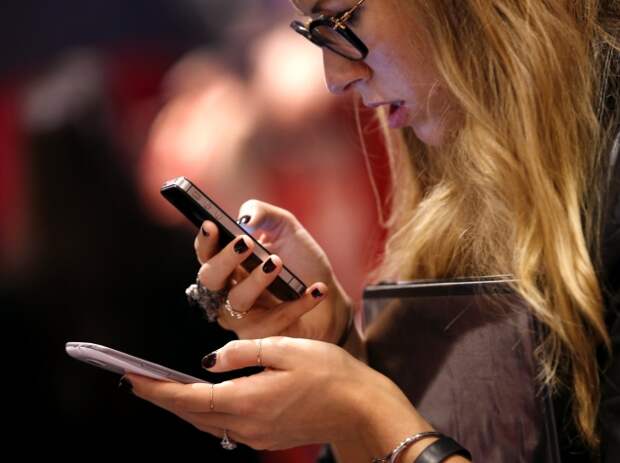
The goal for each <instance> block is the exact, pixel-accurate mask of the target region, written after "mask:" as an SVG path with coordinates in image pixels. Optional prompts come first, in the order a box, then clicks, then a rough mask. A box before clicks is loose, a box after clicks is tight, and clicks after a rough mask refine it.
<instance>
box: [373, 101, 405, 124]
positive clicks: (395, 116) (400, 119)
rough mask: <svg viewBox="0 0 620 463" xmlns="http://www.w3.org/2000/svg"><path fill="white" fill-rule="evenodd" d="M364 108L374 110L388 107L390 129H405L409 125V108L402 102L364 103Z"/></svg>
mask: <svg viewBox="0 0 620 463" xmlns="http://www.w3.org/2000/svg"><path fill="white" fill-rule="evenodd" d="M366 106H367V107H369V108H374V109H376V108H379V107H381V106H388V126H389V127H390V128H392V129H400V128H403V127H406V126H407V125H408V123H409V115H410V112H409V108H407V106H406V104H405V102H404V101H402V100H396V101H379V102H374V103H366Z"/></svg>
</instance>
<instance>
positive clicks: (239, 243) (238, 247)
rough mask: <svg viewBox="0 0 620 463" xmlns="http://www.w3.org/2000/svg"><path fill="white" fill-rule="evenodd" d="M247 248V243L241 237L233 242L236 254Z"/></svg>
mask: <svg viewBox="0 0 620 463" xmlns="http://www.w3.org/2000/svg"><path fill="white" fill-rule="evenodd" d="M247 250H248V245H247V244H246V242H245V240H244V239H243V237H241V238H239V241H237V242H236V243H235V252H236V253H237V254H243V253H244V252H245V251H247Z"/></svg>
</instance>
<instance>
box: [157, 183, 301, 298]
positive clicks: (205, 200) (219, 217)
mask: <svg viewBox="0 0 620 463" xmlns="http://www.w3.org/2000/svg"><path fill="white" fill-rule="evenodd" d="M161 194H162V195H163V196H164V198H166V199H167V200H168V201H169V202H170V203H172V205H173V206H175V207H176V208H177V209H178V210H179V211H180V212H181V213H182V214H183V215H184V216H185V217H187V218H188V219H189V220H190V221H191V222H192V223H193V224H194V225H196V227H198V228H200V227H201V226H202V223H203V222H204V221H205V220H210V221H211V222H214V223H215V224H216V225H217V228H218V230H219V246H220V248H223V247H224V246H226V245H227V244H228V243H230V242H231V241H233V240H234V239H235V238H236V237H238V236H241V235H247V236H249V237H250V238H251V239H252V240H253V241H254V244H255V247H254V251H253V252H252V254H251V255H250V256H249V257H248V258H247V259H246V260H245V261H243V263H242V266H243V268H245V269H246V270H247V271H248V272H251V271H252V270H254V269H255V268H256V267H257V266H258V265H260V264H261V263H262V262H263V261H264V260H266V259H267V258H268V257H269V256H270V255H271V254H272V253H271V252H269V250H267V249H266V248H265V247H264V246H263V245H262V244H260V243H259V242H258V241H257V240H256V239H255V238H254V237H253V236H252V235H250V234H249V233H248V232H246V231H245V230H244V229H243V228H242V227H241V225H239V223H237V222H236V221H235V220H234V219H232V218H231V217H230V216H229V215H228V214H227V213H226V212H224V210H222V208H220V207H219V206H218V205H217V204H216V203H215V202H214V201H213V200H212V199H211V198H209V197H208V196H207V195H206V194H204V193H203V192H202V191H200V189H199V188H198V187H197V186H196V185H194V184H193V183H192V182H191V181H190V180H188V179H187V178H185V177H177V178H175V179H172V180H169V181H167V182H166V183H164V186H163V187H162V188H161ZM267 289H268V290H269V292H270V293H271V294H273V295H274V296H276V297H277V298H278V299H280V300H282V301H292V300H295V299H298V298H299V297H301V296H302V295H303V294H304V293H305V292H306V285H305V284H304V282H303V281H301V279H300V278H298V277H297V276H296V275H295V274H294V273H293V272H291V271H290V270H289V269H288V268H286V266H285V267H283V268H282V272H280V274H279V275H278V276H277V277H276V279H275V280H274V281H273V282H272V283H271V284H270V285H269V287H268V288H267Z"/></svg>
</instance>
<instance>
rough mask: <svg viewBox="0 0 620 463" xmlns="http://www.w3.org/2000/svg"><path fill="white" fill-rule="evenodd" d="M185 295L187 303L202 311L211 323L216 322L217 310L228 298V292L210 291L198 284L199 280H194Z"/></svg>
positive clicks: (225, 290)
mask: <svg viewBox="0 0 620 463" xmlns="http://www.w3.org/2000/svg"><path fill="white" fill-rule="evenodd" d="M185 294H186V295H187V300H188V302H189V303H190V304H191V305H197V306H198V307H200V308H201V309H202V310H204V312H205V314H206V316H207V320H209V322H210V323H213V322H215V321H216V320H217V317H218V316H219V309H220V307H222V304H223V303H224V301H225V300H226V298H227V297H228V290H227V289H220V290H218V291H211V290H210V289H208V288H206V287H205V286H204V285H203V284H202V283H201V282H200V278H196V283H195V284H193V285H190V286H188V288H187V289H186V290H185Z"/></svg>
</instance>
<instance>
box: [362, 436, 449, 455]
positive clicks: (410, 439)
mask: <svg viewBox="0 0 620 463" xmlns="http://www.w3.org/2000/svg"><path fill="white" fill-rule="evenodd" d="M441 436H442V434H440V433H438V432H434V431H433V432H421V433H419V434H415V435H413V436H410V437H407V438H406V439H405V440H404V441H402V442H401V443H400V444H398V445H397V446H396V448H395V449H394V450H392V451H391V452H390V453H388V454H387V455H386V456H384V457H383V458H373V460H372V463H396V462H397V461H398V457H399V456H400V454H401V453H403V452H404V451H405V450H407V449H408V448H409V447H411V446H412V445H413V444H415V443H416V442H419V441H421V440H422V439H428V438H431V437H441Z"/></svg>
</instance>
